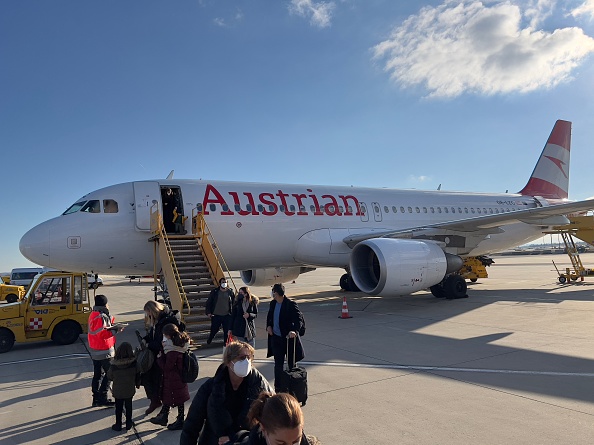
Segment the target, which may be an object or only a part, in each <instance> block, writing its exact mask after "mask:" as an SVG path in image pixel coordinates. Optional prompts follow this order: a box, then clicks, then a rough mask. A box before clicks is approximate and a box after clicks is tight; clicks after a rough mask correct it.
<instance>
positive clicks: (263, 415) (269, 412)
mask: <svg viewBox="0 0 594 445" xmlns="http://www.w3.org/2000/svg"><path fill="white" fill-rule="evenodd" d="M247 418H248V421H249V422H250V425H252V426H254V425H256V424H258V423H259V424H260V425H262V426H263V427H264V429H265V430H266V431H270V432H274V431H276V430H279V429H294V428H299V427H301V428H303V412H302V411H301V407H300V406H299V402H298V401H297V399H296V398H295V397H293V396H292V395H290V394H287V393H283V392H281V393H278V394H274V395H273V394H271V393H269V392H266V391H263V392H261V393H260V395H259V396H258V398H257V399H256V400H254V402H253V403H252V406H251V407H250V410H249V412H248V415H247Z"/></svg>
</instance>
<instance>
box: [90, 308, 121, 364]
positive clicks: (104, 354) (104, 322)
mask: <svg viewBox="0 0 594 445" xmlns="http://www.w3.org/2000/svg"><path fill="white" fill-rule="evenodd" d="M114 320H115V319H114V318H113V317H112V316H110V315H109V310H108V309H107V307H105V306H93V312H91V315H89V333H88V336H87V338H88V340H89V353H90V354H91V358H92V359H93V360H104V359H106V358H112V357H113V356H114V355H115V348H114V346H115V342H116V338H115V335H114V334H113V332H112V331H111V330H110V329H109V327H110V326H112V324H113V322H114Z"/></svg>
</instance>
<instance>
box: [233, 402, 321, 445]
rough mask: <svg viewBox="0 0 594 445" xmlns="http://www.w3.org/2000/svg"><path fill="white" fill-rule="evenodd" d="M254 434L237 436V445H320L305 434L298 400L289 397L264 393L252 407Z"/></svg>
mask: <svg viewBox="0 0 594 445" xmlns="http://www.w3.org/2000/svg"><path fill="white" fill-rule="evenodd" d="M248 421H249V422H250V424H251V425H252V426H253V427H252V429H251V430H250V431H242V432H240V433H238V434H237V436H236V441H235V442H233V444H234V445H318V444H319V443H320V442H319V441H318V439H317V438H315V437H313V436H306V435H305V434H304V433H303V412H302V411H301V406H300V405H299V402H298V401H297V399H295V397H293V396H292V395H290V394H287V393H278V394H275V395H273V394H271V393H269V392H262V393H261V394H260V395H259V396H258V398H257V399H256V400H255V401H254V403H252V406H251V408H250V411H249V412H248Z"/></svg>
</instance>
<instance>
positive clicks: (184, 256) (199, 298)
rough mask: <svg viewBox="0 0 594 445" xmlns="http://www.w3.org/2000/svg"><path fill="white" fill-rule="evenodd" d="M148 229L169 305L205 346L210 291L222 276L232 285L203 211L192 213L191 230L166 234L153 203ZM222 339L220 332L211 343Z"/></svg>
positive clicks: (216, 342) (218, 342)
mask: <svg viewBox="0 0 594 445" xmlns="http://www.w3.org/2000/svg"><path fill="white" fill-rule="evenodd" d="M151 232H152V236H151V238H150V239H149V240H150V241H152V242H153V243H154V256H155V258H154V259H155V261H154V264H155V277H156V276H157V271H156V268H157V256H158V258H159V262H160V263H161V273H162V274H163V277H164V279H165V284H166V289H167V293H168V301H169V303H170V305H171V307H172V308H173V309H175V310H178V311H179V312H180V314H181V316H182V320H183V322H184V323H185V325H186V330H187V332H188V334H189V335H190V337H191V338H192V342H193V345H194V346H204V345H205V344H206V340H207V338H208V336H209V334H210V318H209V317H207V316H206V314H205V305H206V301H207V299H208V296H209V295H210V292H211V291H212V290H213V289H215V288H216V287H217V286H218V282H219V280H220V279H221V278H223V277H225V276H226V277H227V281H229V282H231V283H232V285H233V287H235V283H234V282H233V279H232V278H231V274H230V272H229V270H228V268H227V267H226V265H225V261H224V258H223V256H222V254H221V253H220V251H219V250H218V248H217V247H216V242H215V241H214V238H213V236H212V233H211V231H210V229H209V228H208V225H207V224H206V221H205V219H204V216H203V215H202V213H195V214H193V215H192V234H190V235H175V234H168V233H167V232H166V231H165V228H164V225H163V221H162V217H161V215H160V214H159V210H158V207H157V206H156V205H153V207H151ZM155 280H156V278H155ZM235 291H236V292H237V289H235ZM223 340H224V339H223V334H222V333H219V334H217V336H216V337H215V338H214V339H213V344H222V343H223Z"/></svg>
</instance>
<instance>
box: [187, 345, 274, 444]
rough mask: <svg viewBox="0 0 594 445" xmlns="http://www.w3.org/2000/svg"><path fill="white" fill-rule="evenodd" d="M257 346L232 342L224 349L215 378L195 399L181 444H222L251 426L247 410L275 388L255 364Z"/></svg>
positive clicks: (201, 389)
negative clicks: (253, 365)
mask: <svg viewBox="0 0 594 445" xmlns="http://www.w3.org/2000/svg"><path fill="white" fill-rule="evenodd" d="M253 358H254V348H252V347H251V346H250V345H248V344H247V343H244V342H239V341H233V342H230V343H229V344H228V345H227V347H226V348H225V353H224V354H223V363H222V364H221V365H220V366H219V368H218V369H217V371H216V373H215V375H214V377H211V378H209V379H208V380H206V382H204V383H203V384H202V386H201V387H200V389H199V390H198V392H197V393H196V396H195V397H194V399H193V400H192V404H191V405H190V409H189V411H188V415H187V417H186V420H185V422H184V426H183V430H182V433H181V436H180V442H179V443H180V445H196V444H198V445H222V444H226V443H228V442H229V441H230V440H231V438H233V437H234V435H235V434H236V433H237V432H238V431H240V430H246V429H248V428H249V424H248V423H247V413H248V411H249V408H250V406H251V404H252V402H253V401H254V400H256V399H257V398H258V395H259V394H260V393H261V392H262V391H268V392H272V387H271V386H270V384H269V383H268V381H267V380H266V378H265V377H264V376H263V375H262V374H260V372H259V371H258V370H257V369H255V368H253V367H252V360H253Z"/></svg>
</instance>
